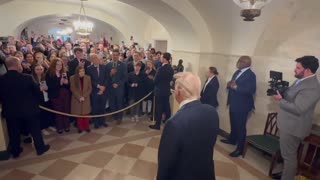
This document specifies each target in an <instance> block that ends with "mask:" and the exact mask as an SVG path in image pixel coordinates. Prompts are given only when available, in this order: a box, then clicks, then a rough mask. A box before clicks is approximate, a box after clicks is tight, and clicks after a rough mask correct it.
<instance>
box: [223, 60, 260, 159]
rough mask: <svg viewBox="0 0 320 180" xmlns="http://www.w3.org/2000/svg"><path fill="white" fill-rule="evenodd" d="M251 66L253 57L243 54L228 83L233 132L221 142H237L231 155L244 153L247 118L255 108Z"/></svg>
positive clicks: (236, 155)
mask: <svg viewBox="0 0 320 180" xmlns="http://www.w3.org/2000/svg"><path fill="white" fill-rule="evenodd" d="M250 66H251V58H250V57H249V56H241V57H240V58H239V60H238V62H237V68H238V70H237V71H236V72H235V73H234V74H233V76H232V79H231V81H229V82H228V84H227V89H228V90H229V93H228V100H227V104H228V105H229V113H230V125H231V132H230V135H229V138H228V139H223V140H221V142H223V143H226V144H232V145H236V144H237V148H236V150H235V151H233V152H232V153H230V154H229V155H230V156H231V157H238V156H240V155H241V154H242V153H243V148H244V144H245V140H246V135H247V129H246V125H247V119H248V115H249V112H250V111H252V110H253V109H254V99H253V96H254V94H255V92H256V75H255V74H254V73H253V72H252V71H251V69H250Z"/></svg>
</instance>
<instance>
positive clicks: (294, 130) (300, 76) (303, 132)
mask: <svg viewBox="0 0 320 180" xmlns="http://www.w3.org/2000/svg"><path fill="white" fill-rule="evenodd" d="M296 63H297V64H296V67H295V70H294V72H295V77H296V78H297V80H296V81H295V82H294V84H293V85H292V86H290V87H289V89H288V90H287V91H286V92H285V93H284V95H283V96H282V95H281V94H280V93H279V91H277V94H276V95H274V96H273V98H274V99H275V100H276V101H279V106H280V110H279V112H278V119H277V125H278V128H279V130H280V150H281V155H282V157H283V159H284V168H283V173H282V177H281V174H279V173H278V174H274V175H273V178H274V179H280V177H281V179H282V180H292V179H294V176H295V174H296V170H297V151H298V147H299V144H300V142H301V141H302V140H303V139H304V138H305V137H306V136H308V135H309V134H310V132H311V127H312V120H313V115H314V110H315V107H316V104H317V102H318V100H319V99H320V93H319V92H320V85H319V81H318V79H317V77H316V75H315V73H316V71H317V69H318V67H319V62H318V59H317V58H315V57H314V56H304V57H301V58H298V59H296Z"/></svg>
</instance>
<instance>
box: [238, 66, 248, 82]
mask: <svg viewBox="0 0 320 180" xmlns="http://www.w3.org/2000/svg"><path fill="white" fill-rule="evenodd" d="M248 69H250V67H246V68H243V69H240V71H241V72H240V73H239V74H238V76H237V77H236V79H235V80H237V79H238V78H239V77H240V76H241V75H242V74H243V73H244V72H246V71H247V70H248Z"/></svg>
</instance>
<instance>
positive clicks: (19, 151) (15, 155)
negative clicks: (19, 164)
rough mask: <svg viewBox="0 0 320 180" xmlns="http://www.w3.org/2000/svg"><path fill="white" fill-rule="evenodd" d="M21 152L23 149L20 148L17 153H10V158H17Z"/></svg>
mask: <svg viewBox="0 0 320 180" xmlns="http://www.w3.org/2000/svg"><path fill="white" fill-rule="evenodd" d="M22 152H23V148H22V147H20V148H19V150H18V152H17V153H12V157H13V158H14V159H16V158H18V157H19V156H20V154H21V153H22Z"/></svg>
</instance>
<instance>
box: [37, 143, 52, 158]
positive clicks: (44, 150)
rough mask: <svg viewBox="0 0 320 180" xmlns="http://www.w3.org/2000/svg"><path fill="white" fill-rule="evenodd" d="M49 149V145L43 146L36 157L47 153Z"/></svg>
mask: <svg viewBox="0 0 320 180" xmlns="http://www.w3.org/2000/svg"><path fill="white" fill-rule="evenodd" d="M49 149H50V145H48V144H47V145H44V147H43V149H41V150H40V151H38V152H37V155H38V156H40V155H42V154H44V153H45V152H47V151H48V150H49Z"/></svg>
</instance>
